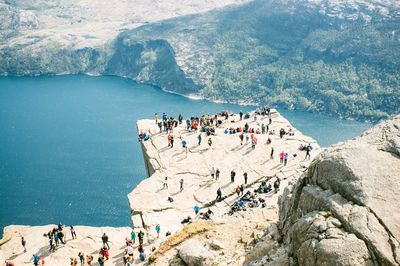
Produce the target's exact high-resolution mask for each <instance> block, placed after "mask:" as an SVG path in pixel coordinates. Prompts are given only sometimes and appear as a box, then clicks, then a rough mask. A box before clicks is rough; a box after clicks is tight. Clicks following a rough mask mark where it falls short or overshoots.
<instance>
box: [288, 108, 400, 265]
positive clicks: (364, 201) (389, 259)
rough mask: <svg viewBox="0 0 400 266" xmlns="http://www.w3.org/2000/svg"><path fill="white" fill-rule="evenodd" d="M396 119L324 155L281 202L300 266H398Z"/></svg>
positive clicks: (399, 128)
mask: <svg viewBox="0 0 400 266" xmlns="http://www.w3.org/2000/svg"><path fill="white" fill-rule="evenodd" d="M399 197H400V116H397V117H394V118H393V119H391V120H388V121H385V122H383V123H381V124H379V125H378V126H376V127H374V128H372V129H371V130H369V131H367V132H365V133H364V134H363V135H362V136H360V137H358V138H356V139H353V140H350V141H347V142H345V143H342V144H338V145H335V146H333V147H330V148H328V149H326V150H325V151H324V152H322V153H321V154H320V155H319V156H318V157H317V158H316V159H315V160H314V161H313V163H312V164H311V165H310V167H309V169H308V171H307V173H306V174H305V176H304V177H303V179H301V180H300V181H299V182H298V183H297V184H296V185H295V186H293V187H288V188H286V191H285V192H284V194H283V195H282V197H281V198H280V222H281V224H280V227H281V228H280V229H281V230H282V233H283V235H284V243H285V244H286V245H287V246H288V250H289V256H291V257H292V258H293V259H294V261H295V262H296V263H298V264H299V265H399V264H400V249H399V240H400V225H399V221H400V214H399V212H398V209H399V207H400V204H399V201H398V199H399Z"/></svg>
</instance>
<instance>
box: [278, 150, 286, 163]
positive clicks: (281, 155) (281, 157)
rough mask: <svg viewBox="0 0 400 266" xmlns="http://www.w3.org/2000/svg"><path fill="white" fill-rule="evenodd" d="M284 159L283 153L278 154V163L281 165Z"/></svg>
mask: <svg viewBox="0 0 400 266" xmlns="http://www.w3.org/2000/svg"><path fill="white" fill-rule="evenodd" d="M284 158H285V153H284V152H283V151H282V152H281V153H279V161H280V163H283V159H284Z"/></svg>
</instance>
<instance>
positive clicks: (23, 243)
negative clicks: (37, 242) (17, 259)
mask: <svg viewBox="0 0 400 266" xmlns="http://www.w3.org/2000/svg"><path fill="white" fill-rule="evenodd" d="M21 245H22V247H23V248H24V252H26V240H25V238H24V237H21Z"/></svg>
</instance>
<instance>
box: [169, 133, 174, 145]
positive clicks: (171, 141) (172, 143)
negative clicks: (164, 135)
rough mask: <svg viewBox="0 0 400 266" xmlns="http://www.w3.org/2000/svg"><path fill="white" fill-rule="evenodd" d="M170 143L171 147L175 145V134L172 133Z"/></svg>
mask: <svg viewBox="0 0 400 266" xmlns="http://www.w3.org/2000/svg"><path fill="white" fill-rule="evenodd" d="M169 143H171V148H173V147H174V135H171V138H170V140H169Z"/></svg>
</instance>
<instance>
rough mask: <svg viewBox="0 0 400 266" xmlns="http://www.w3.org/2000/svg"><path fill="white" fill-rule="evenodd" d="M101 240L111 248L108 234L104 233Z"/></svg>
mask: <svg viewBox="0 0 400 266" xmlns="http://www.w3.org/2000/svg"><path fill="white" fill-rule="evenodd" d="M101 240H102V241H103V245H107V248H108V249H110V246H109V245H108V235H106V233H104V234H103V236H102V237H101Z"/></svg>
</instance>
